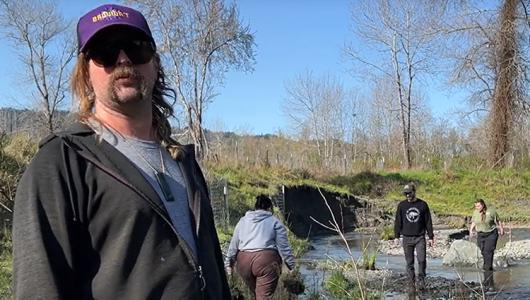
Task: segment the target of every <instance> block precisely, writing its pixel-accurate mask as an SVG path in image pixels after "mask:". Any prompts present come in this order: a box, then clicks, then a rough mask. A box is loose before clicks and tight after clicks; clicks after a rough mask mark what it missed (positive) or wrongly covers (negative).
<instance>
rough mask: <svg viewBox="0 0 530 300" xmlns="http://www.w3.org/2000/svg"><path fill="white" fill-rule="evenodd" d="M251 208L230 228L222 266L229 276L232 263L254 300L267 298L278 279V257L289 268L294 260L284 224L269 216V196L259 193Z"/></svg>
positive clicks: (280, 262)
mask: <svg viewBox="0 0 530 300" xmlns="http://www.w3.org/2000/svg"><path fill="white" fill-rule="evenodd" d="M254 208H255V210H253V211H248V212H247V213H246V214H245V216H244V217H242V218H241V219H240V220H239V222H238V223H237V225H236V227H235V229H234V235H233V236H232V240H231V242H230V246H229V248H228V253H227V256H226V260H225V268H226V271H227V273H228V274H229V275H230V274H232V267H233V265H234V263H235V266H236V270H237V272H238V273H239V275H240V276H241V277H242V278H243V280H244V281H245V283H246V285H247V286H248V287H249V289H250V290H251V291H252V293H253V294H254V296H255V297H256V300H264V299H271V298H272V296H273V294H274V291H275V290H276V286H277V284H278V279H279V278H280V273H281V269H282V259H283V262H284V263H285V265H286V266H287V268H288V269H289V270H290V271H292V270H293V269H294V267H295V259H294V256H293V253H292V250H291V247H290V245H289V241H288V240H287V230H286V229H285V226H284V225H283V224H282V223H281V221H280V220H279V219H278V218H276V217H275V216H273V215H272V201H271V199H270V198H269V197H267V196H265V195H259V196H258V197H256V203H255V205H254Z"/></svg>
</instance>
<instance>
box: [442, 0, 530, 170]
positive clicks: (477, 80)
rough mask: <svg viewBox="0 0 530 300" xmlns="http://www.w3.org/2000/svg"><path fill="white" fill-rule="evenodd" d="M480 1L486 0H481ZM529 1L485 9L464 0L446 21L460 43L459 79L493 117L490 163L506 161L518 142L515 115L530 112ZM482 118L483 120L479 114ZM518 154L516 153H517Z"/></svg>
mask: <svg viewBox="0 0 530 300" xmlns="http://www.w3.org/2000/svg"><path fill="white" fill-rule="evenodd" d="M479 3H480V2H479ZM528 4H529V3H528V1H522V0H503V1H500V7H499V8H496V7H493V8H489V9H484V8H481V7H480V6H477V5H475V4H474V1H462V2H461V3H460V4H459V5H458V6H457V7H455V8H456V11H457V12H456V13H454V14H453V16H451V17H450V18H448V20H449V21H448V22H447V24H446V28H447V32H448V33H449V35H448V36H449V37H452V39H453V41H452V43H450V44H451V45H453V46H455V47H452V48H451V50H450V51H449V52H448V53H450V54H452V55H454V59H455V60H454V61H455V66H456V67H455V68H454V71H453V77H452V79H453V81H452V82H453V83H457V84H459V85H460V86H464V87H467V88H470V89H471V90H472V91H473V92H472V93H471V97H470V99H471V100H472V101H471V104H472V110H471V112H478V113H479V114H478V115H479V116H483V117H487V119H488V122H487V123H488V126H483V128H484V130H487V131H488V136H489V137H488V140H489V143H488V144H489V146H488V147H489V150H488V157H489V160H490V165H492V166H495V167H503V166H506V165H507V164H506V163H507V160H506V159H507V158H510V155H509V154H510V153H512V152H514V151H516V149H514V148H513V138H514V131H513V129H514V125H515V121H516V120H517V119H519V121H523V120H522V119H521V118H525V117H527V116H528V112H529V110H528V107H529V102H528V99H529V97H528V91H527V89H526V88H525V87H526V86H527V85H528V78H529V76H528V70H529V69H528V46H529V45H530V44H529V41H528V38H527V35H528V33H529V31H528V30H529V28H530V26H528V24H530V22H529V21H528V20H529V19H528V13H527V6H528ZM479 121H481V120H479ZM512 154H513V153H512Z"/></svg>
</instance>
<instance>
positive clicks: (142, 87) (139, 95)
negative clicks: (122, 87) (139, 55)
mask: <svg viewBox="0 0 530 300" xmlns="http://www.w3.org/2000/svg"><path fill="white" fill-rule="evenodd" d="M123 78H128V79H130V80H131V81H132V83H130V84H129V85H128V86H127V87H128V88H135V89H136V92H135V93H131V94H128V95H125V96H120V95H119V87H118V83H117V81H118V80H119V79H123ZM108 88H109V90H108V95H110V102H111V103H113V104H114V105H121V104H128V103H130V104H133V103H138V102H142V101H144V100H147V99H149V98H150V96H151V93H150V92H149V91H148V87H147V84H146V82H145V78H144V77H143V76H142V75H141V74H140V72H138V71H137V70H136V69H134V68H133V67H130V66H120V67H116V69H115V70H114V72H113V73H112V75H111V78H110V84H109V87H108Z"/></svg>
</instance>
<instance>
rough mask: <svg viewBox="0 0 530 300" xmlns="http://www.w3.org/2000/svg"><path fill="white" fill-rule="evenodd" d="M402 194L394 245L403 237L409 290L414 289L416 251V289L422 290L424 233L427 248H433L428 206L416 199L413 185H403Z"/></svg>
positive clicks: (424, 257) (424, 250)
mask: <svg viewBox="0 0 530 300" xmlns="http://www.w3.org/2000/svg"><path fill="white" fill-rule="evenodd" d="M403 194H404V195H405V196H406V198H407V199H406V200H403V201H401V202H400V203H399V204H398V207H397V210H396V218H395V221H394V236H395V239H396V243H399V238H400V237H401V236H403V241H402V244H403V251H404V253H405V260H406V262H407V274H408V276H409V279H410V287H411V288H414V287H415V279H416V276H415V275H416V274H415V271H414V250H416V256H417V258H418V266H419V270H418V288H419V289H420V290H423V289H424V288H425V274H426V269H427V262H426V250H427V249H426V243H425V233H427V235H428V236H429V241H428V243H429V246H430V247H432V246H434V233H433V230H432V220H431V212H430V210H429V205H427V203H426V202H425V201H423V200H421V199H419V198H417V197H416V186H415V185H414V183H409V184H407V185H405V187H404V189H403Z"/></svg>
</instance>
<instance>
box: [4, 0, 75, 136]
mask: <svg viewBox="0 0 530 300" xmlns="http://www.w3.org/2000/svg"><path fill="white" fill-rule="evenodd" d="M0 8H1V10H0V25H1V26H2V27H3V29H4V33H5V36H6V37H7V39H8V40H10V41H11V43H12V45H13V47H14V49H15V50H16V51H17V53H18V54H19V58H20V61H21V62H22V64H23V65H24V66H25V69H26V74H27V76H28V79H29V82H30V85H29V88H30V89H29V90H30V91H31V94H32V101H33V102H32V103H33V104H34V105H35V106H36V108H37V110H38V111H39V112H41V113H42V114H41V116H42V121H43V124H41V125H44V126H45V128H46V131H48V132H53V131H54V130H55V129H57V126H58V120H57V116H58V114H57V110H58V109H59V108H60V107H61V105H62V104H63V102H64V101H65V99H66V93H67V89H68V82H69V78H68V73H69V72H68V68H69V66H70V62H71V61H72V58H73V57H74V53H75V47H74V46H73V43H72V40H73V39H72V35H71V32H70V30H69V28H70V24H69V23H68V22H66V21H65V20H64V19H63V18H62V16H61V15H60V14H59V12H58V11H57V5H56V3H54V2H52V1H30V0H0Z"/></svg>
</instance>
